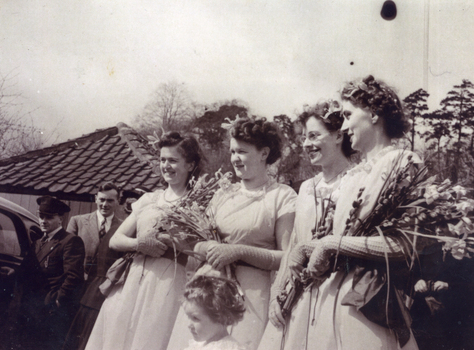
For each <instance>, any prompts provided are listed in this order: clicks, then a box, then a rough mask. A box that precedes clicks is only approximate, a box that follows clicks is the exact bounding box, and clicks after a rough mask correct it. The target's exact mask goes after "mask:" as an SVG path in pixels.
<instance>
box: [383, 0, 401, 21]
mask: <svg viewBox="0 0 474 350" xmlns="http://www.w3.org/2000/svg"><path fill="white" fill-rule="evenodd" d="M380 16H382V18H383V19H385V20H387V21H391V20H392V19H394V18H395V17H397V5H396V4H395V1H392V0H387V1H385V2H384V3H383V5H382V10H381V11H380Z"/></svg>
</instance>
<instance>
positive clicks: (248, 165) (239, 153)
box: [230, 138, 269, 180]
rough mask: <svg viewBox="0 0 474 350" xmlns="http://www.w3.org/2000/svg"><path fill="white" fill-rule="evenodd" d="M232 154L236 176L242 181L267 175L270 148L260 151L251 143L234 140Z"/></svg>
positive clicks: (231, 142) (231, 159) (231, 147)
mask: <svg viewBox="0 0 474 350" xmlns="http://www.w3.org/2000/svg"><path fill="white" fill-rule="evenodd" d="M230 153H231V157H230V161H231V163H232V165H233V166H234V170H235V174H236V175H237V176H238V177H240V178H241V179H242V180H252V179H255V178H257V177H259V176H262V174H265V173H266V159H267V157H268V153H269V149H268V147H263V148H262V149H261V150H258V149H257V147H255V146H254V145H252V144H250V143H247V142H244V141H239V140H236V139H234V138H232V139H231V140H230Z"/></svg>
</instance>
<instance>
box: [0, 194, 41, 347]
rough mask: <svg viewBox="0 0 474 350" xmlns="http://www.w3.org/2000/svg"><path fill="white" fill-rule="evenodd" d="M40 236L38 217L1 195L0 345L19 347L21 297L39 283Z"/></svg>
mask: <svg viewBox="0 0 474 350" xmlns="http://www.w3.org/2000/svg"><path fill="white" fill-rule="evenodd" d="M41 236H42V232H41V230H40V228H39V224H38V218H37V217H36V216H35V215H33V214H31V213H30V212H29V211H27V210H26V209H24V208H22V207H20V206H19V205H17V204H15V203H13V202H10V201H9V200H6V199H4V198H1V197H0V348H5V349H6V348H8V349H11V348H15V349H17V348H20V347H18V345H19V344H20V339H19V337H21V335H20V333H19V332H20V330H21V329H23V328H24V327H23V326H24V323H25V322H27V321H28V320H25V319H24V318H25V317H24V315H23V305H22V304H23V302H24V299H25V298H26V297H27V296H28V295H30V294H31V293H34V292H35V288H38V287H39V285H40V284H41V283H42V282H41V281H40V280H39V279H38V278H40V276H38V273H37V271H38V262H37V260H36V256H35V252H34V241H35V240H36V239H38V238H40V237H41Z"/></svg>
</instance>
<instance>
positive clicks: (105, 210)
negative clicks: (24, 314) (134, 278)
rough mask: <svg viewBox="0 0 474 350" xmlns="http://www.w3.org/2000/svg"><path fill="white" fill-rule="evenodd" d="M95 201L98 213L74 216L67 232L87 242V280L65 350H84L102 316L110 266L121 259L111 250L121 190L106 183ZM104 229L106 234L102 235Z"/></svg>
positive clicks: (117, 221) (118, 221)
mask: <svg viewBox="0 0 474 350" xmlns="http://www.w3.org/2000/svg"><path fill="white" fill-rule="evenodd" d="M95 198H96V204H97V211H94V212H93V213H91V214H86V215H80V216H74V217H72V218H71V221H70V222H69V225H68V230H70V232H73V233H76V234H78V235H79V236H80V237H82V239H83V240H84V242H85V245H86V264H85V267H86V269H87V274H88V278H87V282H86V290H85V293H84V295H83V297H82V299H81V306H80V308H79V311H78V312H77V314H76V316H75V318H74V321H73V322H72V325H71V328H70V329H69V332H68V335H67V339H66V342H65V343H64V346H63V349H64V350H81V349H84V348H85V346H86V344H87V341H88V339H89V336H90V333H91V332H92V329H93V327H94V324H95V321H96V319H97V316H98V315H99V311H100V307H101V306H102V303H103V302H104V300H105V297H104V296H103V295H102V294H101V292H100V290H99V286H100V285H101V284H102V283H103V282H104V281H105V279H106V277H105V276H106V273H107V270H108V269H109V267H110V266H111V265H112V264H113V263H114V262H115V260H116V259H117V258H118V257H120V253H119V252H116V251H114V250H112V249H110V248H109V241H110V238H111V237H112V236H113V234H114V233H115V231H116V230H117V228H118V227H119V226H120V224H121V223H122V221H121V220H119V219H118V218H117V217H116V216H115V215H114V214H115V210H116V209H117V208H118V204H119V198H120V195H119V189H118V188H117V186H115V185H114V184H113V183H110V182H108V183H105V184H103V185H102V186H100V187H99V190H98V193H97V194H96V197H95ZM104 221H105V223H104ZM103 223H104V224H103ZM102 226H105V228H102ZM103 230H105V232H102V231H103Z"/></svg>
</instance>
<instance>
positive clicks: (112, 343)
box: [86, 255, 186, 350]
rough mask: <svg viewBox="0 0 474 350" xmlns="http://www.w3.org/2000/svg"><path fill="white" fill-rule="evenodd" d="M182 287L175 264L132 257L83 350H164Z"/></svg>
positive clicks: (182, 274) (181, 271) (182, 276)
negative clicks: (125, 277)
mask: <svg viewBox="0 0 474 350" xmlns="http://www.w3.org/2000/svg"><path fill="white" fill-rule="evenodd" d="M185 283H186V275H185V270H184V267H183V266H181V265H179V264H177V263H175V261H173V260H170V259H166V258H153V257H149V256H143V255H139V256H137V257H135V258H134V260H133V262H132V264H131V266H130V271H129V273H128V276H127V279H126V281H125V283H124V284H123V285H121V286H117V287H115V289H114V290H112V292H111V293H110V294H109V296H108V297H107V299H106V300H105V301H104V304H103V305H102V308H101V310H100V313H99V316H98V318H97V321H96V323H95V326H94V329H93V330H92V333H91V335H90V337H89V341H88V343H87V346H86V350H97V349H102V350H145V349H147V350H148V349H154V350H165V349H166V348H167V346H168V341H169V337H170V334H171V331H172V329H173V324H174V321H175V319H176V316H177V314H178V310H179V305H180V299H181V297H182V295H183V293H184V286H185Z"/></svg>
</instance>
